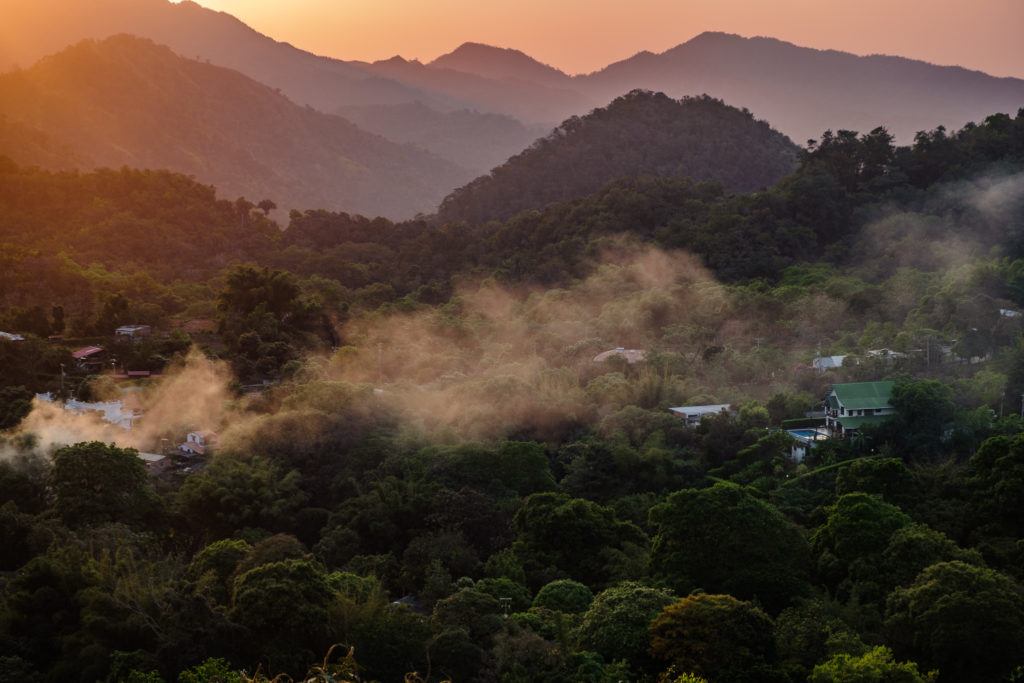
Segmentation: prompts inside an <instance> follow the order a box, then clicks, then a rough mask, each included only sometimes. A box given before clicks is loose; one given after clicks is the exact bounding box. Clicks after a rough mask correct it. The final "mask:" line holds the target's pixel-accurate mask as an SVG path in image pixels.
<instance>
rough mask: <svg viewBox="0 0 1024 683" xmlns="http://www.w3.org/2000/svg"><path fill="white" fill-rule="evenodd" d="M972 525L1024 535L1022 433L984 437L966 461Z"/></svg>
mask: <svg viewBox="0 0 1024 683" xmlns="http://www.w3.org/2000/svg"><path fill="white" fill-rule="evenodd" d="M968 484H969V485H970V487H971V489H972V492H973V499H974V501H975V517H976V520H975V525H976V526H984V527H986V528H985V531H986V532H988V533H989V534H993V535H994V534H999V535H1005V536H1008V537H1011V538H1020V537H1021V536H1024V434H1017V435H1014V436H994V437H992V438H990V439H988V440H986V441H985V442H984V443H983V444H982V445H981V447H980V448H979V449H978V451H977V452H976V453H975V454H974V455H973V456H972V457H971V459H970V461H969V462H968Z"/></svg>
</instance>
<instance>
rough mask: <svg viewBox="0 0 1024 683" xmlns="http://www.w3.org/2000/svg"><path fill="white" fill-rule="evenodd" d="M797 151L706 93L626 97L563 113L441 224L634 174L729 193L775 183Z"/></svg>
mask: <svg viewBox="0 0 1024 683" xmlns="http://www.w3.org/2000/svg"><path fill="white" fill-rule="evenodd" d="M796 155H797V147H796V146H795V145H794V144H793V143H792V142H791V141H790V140H789V139H788V138H786V137H785V136H784V135H782V134H781V133H778V132H777V131H775V130H773V129H772V128H771V127H770V126H769V125H768V124H767V123H765V122H763V121H758V120H756V119H755V118H754V117H753V116H752V115H751V114H750V113H749V112H747V111H741V110H739V109H736V108H734V107H730V106H728V105H726V104H725V103H723V102H721V101H719V100H714V99H711V98H709V97H696V98H685V99H683V100H673V99H671V98H669V97H667V96H665V95H663V94H661V93H651V92H644V91H633V92H630V93H629V94H627V95H625V96H623V97H619V98H618V99H616V100H614V101H613V102H612V103H611V104H610V105H608V106H607V107H605V108H602V109H596V110H594V111H593V112H591V113H590V114H588V115H586V116H584V117H572V118H570V119H568V120H567V121H565V122H564V123H562V125H561V126H559V127H558V128H557V129H555V130H554V132H552V133H551V134H550V135H548V136H547V137H545V138H542V139H540V140H538V141H537V142H536V143H534V145H533V146H532V147H530V148H529V149H527V150H526V151H524V152H523V153H521V154H519V155H517V156H515V157H513V158H511V159H509V160H508V162H506V163H505V164H503V165H501V166H499V167H497V168H495V169H494V170H493V171H491V173H490V174H489V175H486V176H482V177H480V178H477V179H476V180H474V181H473V182H471V183H470V184H468V185H466V186H465V187H462V188H460V189H458V190H456V191H455V192H453V193H452V194H450V195H449V196H448V197H446V198H445V200H444V202H443V203H442V204H441V207H440V210H439V216H440V218H441V219H442V220H446V221H460V220H461V221H467V222H470V223H482V222H485V221H488V220H493V219H503V218H507V217H509V216H511V215H513V214H516V213H518V212H520V211H523V210H527V209H537V208H542V207H544V206H547V205H548V204H551V203H553V202H559V201H565V200H570V199H574V198H577V197H582V196H585V195H587V194H590V193H592V192H595V191H596V190H598V189H600V188H601V187H602V186H604V185H606V184H607V183H609V182H611V181H613V180H618V179H623V178H635V177H639V176H658V177H686V178H691V179H694V180H698V181H701V180H712V181H716V182H719V183H721V184H722V185H724V186H725V187H727V188H729V189H731V190H736V191H750V190H756V189H760V188H764V187H767V186H770V185H772V184H774V183H775V182H776V181H778V180H779V179H780V178H782V177H783V176H785V175H786V174H787V173H789V172H790V171H792V170H793V168H794V167H795V165H796Z"/></svg>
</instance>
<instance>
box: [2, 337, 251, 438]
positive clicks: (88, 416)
mask: <svg viewBox="0 0 1024 683" xmlns="http://www.w3.org/2000/svg"><path fill="white" fill-rule="evenodd" d="M230 382H231V373H230V369H229V368H228V366H227V364H225V363H223V362H220V361H215V360H211V359H209V358H207V357H206V356H205V355H204V354H202V353H201V352H200V351H198V350H196V349H193V350H192V351H191V352H190V353H189V354H188V355H187V356H186V357H185V359H184V360H183V361H182V362H181V363H180V364H179V365H176V366H172V367H171V368H169V369H168V371H167V372H166V373H164V374H163V375H162V376H160V377H159V378H158V379H156V380H155V381H154V382H152V383H151V384H147V385H146V387H145V388H143V389H142V390H141V391H139V392H129V393H122V392H121V391H119V390H118V389H117V386H116V384H115V383H113V382H110V381H105V378H100V380H98V381H97V382H96V383H95V385H94V390H93V392H94V393H95V394H96V398H97V400H101V401H111V400H122V401H123V402H124V407H125V409H126V410H127V409H129V408H133V409H136V410H137V411H141V417H139V418H138V419H137V420H135V421H134V423H133V426H132V429H131V430H125V429H122V428H121V427H119V426H117V425H113V424H110V423H109V422H105V421H104V420H103V419H102V417H101V416H100V415H99V414H98V413H95V412H88V413H73V412H70V411H68V410H65V409H64V407H63V406H62V405H61V404H60V403H54V402H49V401H41V400H39V399H38V398H37V399H34V400H33V403H32V411H31V412H30V413H29V415H28V416H27V417H26V418H25V419H24V420H23V421H22V423H21V425H20V426H19V427H18V429H17V430H16V431H15V432H13V433H12V434H11V435H9V437H8V439H7V443H6V444H4V443H2V442H0V457H4V456H9V455H11V454H13V453H14V452H16V451H19V450H25V449H32V450H37V451H41V452H46V453H48V452H50V451H52V450H53V449H54V448H59V447H61V446H64V445H68V444H73V443H78V442H82V441H100V442H103V443H112V444H116V445H117V446H121V447H125V448H137V449H139V450H140V451H152V450H154V449H156V448H157V447H158V446H159V444H160V443H161V439H167V440H168V443H169V445H171V446H172V447H173V446H177V444H178V443H180V442H181V440H182V439H183V437H184V435H185V433H187V432H189V431H202V430H211V431H217V430H219V429H221V428H222V427H223V426H224V425H225V424H226V423H227V422H229V421H231V420H232V419H233V418H234V417H236V416H237V411H236V410H235V408H234V406H235V401H234V400H233V399H232V395H231V391H230V388H229V385H230Z"/></svg>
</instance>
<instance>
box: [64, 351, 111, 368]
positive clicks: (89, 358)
mask: <svg viewBox="0 0 1024 683" xmlns="http://www.w3.org/2000/svg"><path fill="white" fill-rule="evenodd" d="M105 356H106V350H105V349H104V348H103V347H102V346H85V347H82V348H80V349H77V350H75V351H72V352H71V357H72V358H74V359H75V362H76V363H77V364H78V367H80V368H81V369H83V370H89V371H93V372H95V371H97V370H100V369H101V368H102V367H103V359H104V357H105Z"/></svg>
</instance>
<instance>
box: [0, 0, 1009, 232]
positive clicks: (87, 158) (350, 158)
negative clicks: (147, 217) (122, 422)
mask: <svg viewBox="0 0 1024 683" xmlns="http://www.w3.org/2000/svg"><path fill="white" fill-rule="evenodd" d="M117 34H131V35H135V36H138V37H142V38H146V39H149V40H152V41H153V42H154V43H156V44H159V45H165V46H167V47H169V48H170V49H171V50H173V51H174V52H175V53H177V55H179V56H180V57H182V58H185V59H187V60H192V63H193V64H202V65H205V66H209V67H211V68H212V67H213V66H217V67H223V68H224V69H225V70H226V69H230V70H234V71H236V72H238V73H239V74H241V75H243V76H245V77H247V78H248V79H250V81H251V82H256V83H258V84H262V86H265V88H264V90H263V91H261V94H260V98H267V97H269V96H270V95H271V94H273V95H276V96H277V97H279V98H280V99H279V100H275V102H276V104H275V105H274V106H272V107H271V106H269V102H270V100H269V99H265V100H264V105H267V106H260V107H255V108H254V109H252V110H251V111H252V112H256V111H260V112H267V111H270V110H273V109H274V108H275V107H279V108H280V109H281V111H284V110H287V111H289V112H290V113H289V115H288V117H294V119H295V121H299V120H301V121H303V122H304V123H303V125H302V126H300V127H299V130H304V129H305V130H307V131H312V130H317V129H318V127H320V126H324V127H326V128H330V129H332V130H334V131H335V133H334V135H335V136H336V137H335V138H334V142H333V143H330V144H327V145H326V146H324V147H325V148H324V149H319V147H320V146H319V145H316V144H313V143H312V139H311V138H306V141H305V142H293V141H287V142H283V143H280V144H278V145H276V146H273V147H274V149H275V150H276V151H278V152H280V153H281V154H283V155H284V156H285V157H290V161H289V163H287V164H285V166H284V167H279V166H277V165H276V164H277V161H276V160H274V159H273V157H272V155H271V156H267V150H265V149H260V150H258V151H259V152H260V154H262V155H263V157H262V158H259V157H256V156H254V149H253V148H252V147H251V145H252V144H253V143H251V142H248V143H246V144H242V143H241V141H240V140H238V139H231V138H233V137H238V135H236V134H239V133H240V131H229V133H228V139H227V140H218V143H223V144H224V145H230V146H231V149H232V151H231V153H230V154H227V155H226V157H224V158H220V159H210V158H202V157H204V152H203V149H201V148H196V147H190V146H189V144H188V143H182V145H180V147H181V149H178V150H177V151H176V152H175V153H174V154H171V155H169V150H168V145H163V147H162V149H159V150H155V151H154V150H146V149H143V147H132V146H131V145H128V146H127V147H123V148H121V147H119V146H118V145H108V146H107V149H105V150H102V149H97V148H96V147H93V146H90V144H89V143H88V142H87V139H88V136H86V137H85V138H76V139H70V138H69V134H70V133H72V132H74V133H75V134H76V135H77V133H79V132H81V133H83V134H85V133H86V132H87V126H86V123H87V121H85V122H74V121H72V118H71V117H68V116H67V115H63V118H62V121H61V122H60V125H59V126H58V125H57V124H56V123H55V120H56V119H58V118H61V117H62V115H61V114H60V113H59V112H50V113H47V114H46V116H44V117H43V120H42V121H34V120H31V118H30V117H28V116H29V114H31V113H32V111H33V110H32V107H33V106H39V102H38V101H35V100H33V99H32V98H31V97H30V98H29V100H28V101H27V102H25V103H22V104H17V103H14V104H12V102H11V100H9V99H8V100H7V101H6V102H0V115H2V116H5V117H6V121H4V122H3V123H2V124H0V145H3V146H5V147H8V148H10V147H11V145H12V144H14V145H15V146H21V147H23V148H24V149H22V150H21V158H22V159H23V160H27V161H29V162H37V163H43V164H49V165H53V164H54V163H57V162H58V161H63V162H65V163H71V162H73V163H74V164H76V165H90V164H93V165H95V164H103V163H143V162H145V163H158V162H165V161H175V162H176V165H173V166H170V167H171V168H175V169H176V170H181V171H184V172H187V173H194V174H195V175H196V177H197V178H200V179H202V180H204V181H205V182H217V183H224V187H223V190H224V192H226V193H232V192H235V191H239V190H241V191H244V192H245V193H246V194H249V195H254V194H258V193H266V194H269V195H271V196H273V197H275V198H277V199H279V200H281V201H282V202H283V203H286V204H289V205H291V204H294V203H295V202H299V203H302V202H314V201H315V202H317V205H321V206H327V207H342V208H344V209H345V210H348V211H382V212H385V213H387V214H388V215H391V216H395V215H397V213H396V212H398V213H400V212H409V211H424V210H427V211H429V210H432V209H433V208H434V206H431V205H430V202H432V201H435V200H436V199H437V198H440V197H441V196H444V194H445V193H446V192H447V191H450V190H451V189H452V188H453V187H456V186H457V185H460V184H462V183H464V182H465V181H466V180H468V179H470V178H473V177H476V176H482V175H485V174H486V173H487V171H489V170H490V169H492V168H495V167H497V166H500V165H501V164H502V163H503V162H504V161H505V160H506V159H508V158H510V157H512V156H514V155H516V154H518V153H519V152H521V151H522V150H523V149H524V148H526V147H527V146H529V144H530V143H531V142H532V141H533V140H535V139H537V138H539V137H541V136H543V135H544V134H545V133H546V132H548V131H550V130H552V129H553V128H554V127H556V126H557V125H559V123H560V122H562V121H564V120H566V119H569V118H570V117H573V116H582V115H585V114H587V113H588V112H590V111H592V110H594V109H595V108H596V107H602V106H605V105H607V103H608V102H610V101H611V100H613V99H614V98H616V97H619V96H621V95H623V94H624V93H627V92H630V91H632V90H636V89H645V90H651V91H656V92H663V93H665V94H667V95H668V96H669V97H671V98H676V99H677V98H681V97H684V96H697V95H702V94H708V95H710V96H712V97H714V98H718V99H721V100H723V101H724V102H726V103H728V104H729V105H732V106H735V107H739V108H745V109H748V110H749V111H751V112H752V113H753V115H754V116H756V117H757V118H758V119H762V120H766V121H768V122H770V124H771V125H772V126H773V127H774V128H775V129H776V130H778V131H780V132H781V133H783V134H785V135H787V136H788V137H790V138H791V139H793V140H796V141H804V140H807V139H810V138H817V137H819V136H820V135H821V133H822V132H823V131H825V130H826V129H832V130H837V129H850V130H859V131H861V132H866V131H868V130H871V129H873V128H875V127H877V126H885V127H887V128H888V129H889V131H890V132H892V133H893V134H894V135H895V138H896V140H897V141H898V142H903V143H906V142H909V141H911V140H912V138H913V136H914V134H915V133H916V132H918V131H921V130H930V129H934V128H935V127H937V126H945V127H947V128H949V129H954V128H959V127H960V126H962V125H963V124H965V123H967V122H969V121H979V120H981V119H982V118H983V117H985V116H987V115H989V114H992V113H994V112H1008V113H1015V112H1016V111H1017V110H1018V109H1019V108H1020V107H1022V106H1024V80H1021V79H1015V78H996V77H992V76H989V75H987V74H984V73H981V72H977V71H970V70H967V69H963V68H960V67H947V66H936V65H933V64H929V63H926V62H921V61H915V60H910V59H904V58H900V57H890V56H880V55H873V56H857V55H853V54H849V53H843V52H836V51H831V50H816V49H810V48H805V47H799V46H796V45H793V44H790V43H786V42H783V41H780V40H775V39H772V38H763V37H752V38H747V37H741V36H736V35H730V34H725V33H703V34H701V35H698V36H696V37H694V38H692V39H691V40H688V41H686V42H684V43H681V44H680V45H678V46H676V47H674V48H672V49H669V50H667V51H665V52H661V53H657V54H655V53H652V52H640V53H638V54H636V55H634V56H632V57H630V58H629V59H626V60H623V61H620V62H617V63H614V64H610V65H608V66H606V67H605V68H603V69H600V70H598V71H595V72H593V73H590V74H578V75H570V74H567V73H564V72H562V71H560V70H559V69H557V68H555V67H553V66H550V65H547V64H543V63H541V62H539V61H538V60H535V59H533V58H531V57H530V56H528V55H526V54H524V53H523V52H521V51H519V50H514V49H508V48H499V47H493V46H488V45H483V44H479V43H465V44H463V45H461V46H459V47H458V48H456V49H455V50H453V51H452V52H450V53H448V54H445V55H442V56H440V57H438V58H437V59H434V60H433V61H430V62H426V63H424V62H420V61H417V60H411V59H405V58H403V57H401V56H395V57H393V58H391V59H387V60H381V61H377V62H365V61H354V60H350V61H346V60H342V59H335V58H330V57H324V56H319V55H315V54H312V53H310V52H307V51H304V50H302V49H300V48H298V47H295V46H293V45H290V44H288V43H284V42H280V41H277V40H274V39H273V38H270V37H268V36H265V35H262V34H260V33H259V32H257V31H255V30H253V29H252V28H250V27H249V26H247V25H246V24H244V23H243V22H241V21H239V20H238V19H237V18H235V17H233V16H231V15H229V14H226V13H223V12H216V11H213V10H210V9H207V8H204V7H202V6H200V5H198V4H196V3H194V2H191V1H190V0H185V1H184V2H180V3H175V2H170V1H169V0H90V1H89V2H82V1H81V0H5V17H4V21H3V22H0V71H2V70H5V69H11V68H13V67H14V66H15V65H20V66H21V67H25V68H27V69H28V70H27V71H26V72H25V73H26V74H30V73H32V72H33V68H32V66H31V65H33V64H34V63H35V62H36V61H37V60H39V59H41V58H43V57H45V56H46V55H50V54H53V53H56V52H58V51H60V50H63V49H65V48H66V47H68V46H69V45H73V44H75V43H78V42H79V41H81V40H83V39H97V40H103V39H105V38H108V37H110V36H112V35H117ZM147 63H148V62H147ZM207 63H208V64H207ZM192 70H195V67H192ZM197 73H198V71H197ZM204 73H205V72H204ZM222 75H223V74H222ZM79 76H80V77H82V78H86V80H88V77H89V74H88V73H84V72H80V73H79ZM37 77H38V72H36V76H23V77H22V78H28V79H29V80H32V79H33V78H37ZM15 80H16V79H15ZM172 82H173V81H172ZM206 82H207V83H209V81H206ZM236 82H240V81H236ZM5 83H7V85H8V87H13V86H12V85H11V83H12V80H11V79H10V78H8V79H6V80H5ZM139 85H142V84H141V83H140V84H139ZM193 85H195V84H193ZM47 87H49V86H47ZM146 87H150V86H146ZM151 89H152V88H151ZM275 91H276V92H275ZM26 92H27V91H26ZM180 92H181V91H180V90H179V91H172V96H171V98H170V99H171V101H172V102H173V101H174V100H175V99H176V97H175V95H177V94H180ZM247 92H248V94H249V95H252V94H254V93H255V92H256V90H254V89H251V88H249V89H247ZM79 94H81V93H79ZM39 95H40V93H39V92H36V93H35V95H33V97H36V96H39ZM76 96H77V95H76ZM161 96H162V95H161V94H160V93H156V92H151V93H149V94H148V95H147V98H148V101H146V102H142V103H141V107H142V108H143V109H145V108H146V107H149V106H150V105H151V104H152V103H155V102H159V101H160V99H161ZM48 97H49V98H50V99H49V105H48V106H54V105H55V104H56V103H57V102H63V101H64V100H63V99H62V98H63V97H64V96H63V95H61V96H60V97H57V98H56V99H54V97H55V96H54V95H53V93H51V94H50V95H49V96H48ZM286 98H287V99H286ZM72 99H74V98H72ZM289 100H290V103H294V105H293V107H291V108H290V107H288V106H286V105H285V104H284V102H286V101H289ZM33 102H35V104H33ZM290 103H289V104H290ZM82 106H85V105H84V104H83V103H81V102H76V103H75V107H82ZM91 106H96V107H100V108H102V103H99V102H93V103H92V105H91ZM175 106H182V107H184V106H186V104H184V103H175ZM304 107H309V108H312V110H316V111H311V110H309V109H304ZM299 110H302V113H301V114H300V113H299ZM151 114H152V115H153V116H154V117H159V112H157V111H156V110H154V111H152V112H151ZM193 114H196V115H198V112H195V111H193ZM105 115H106V116H108V117H110V116H114V117H115V118H116V116H128V115H129V114H128V113H127V112H123V113H118V112H109V111H108V112H106V114H105ZM249 116H250V117H252V116H253V114H250V115H249ZM321 116H327V117H328V118H320V117H321ZM286 118H287V117H286ZM342 119H344V121H343V120H342ZM97 120H98V119H97ZM107 120H108V122H109V121H113V120H115V119H111V118H108V119H107ZM154 120H155V119H154ZM47 121H49V123H46V122H47ZM314 121H315V122H316V123H315V124H314ZM222 122H224V123H227V119H223V121H222ZM281 122H282V119H281V118H280V117H279V118H278V120H277V122H276V123H275V122H271V121H262V122H260V123H259V125H258V126H257V125H256V123H255V121H253V122H252V124H251V125H253V126H256V127H257V128H258V129H259V130H260V131H261V132H263V133H265V134H272V131H274V130H279V129H278V128H275V126H278V125H280V123H281ZM328 122H330V123H328ZM42 124H46V125H42ZM352 124H354V125H352ZM48 126H49V129H48V130H47V129H46V128H47V127H48ZM62 127H64V128H66V130H65V129H64V128H62ZM166 128H167V125H166V122H165V124H164V125H163V126H155V129H156V130H157V132H158V133H161V134H162V135H157V137H156V140H157V141H158V140H160V139H163V137H166V133H167V131H166V130H162V129H166ZM342 130H344V131H346V132H345V134H344V136H347V138H346V139H347V140H348V142H347V143H346V144H348V146H347V147H346V146H345V145H342V144H341V142H340V140H341V138H340V137H337V136H340V135H341V133H340V131H342ZM369 133H375V134H377V135H379V136H383V137H384V138H387V139H388V141H390V142H393V143H400V144H406V145H415V146H417V147H419V148H421V150H422V151H420V152H417V151H415V150H411V149H409V148H408V147H405V148H400V145H390V146H388V145H385V144H384V142H383V141H379V140H378V139H377V138H375V137H373V136H370V135H368V134H369ZM210 134H211V135H214V136H215V137H218V138H220V137H221V134H220V133H219V132H212V129H211V132H210ZM196 135H198V133H196ZM344 136H343V137H344ZM72 137H73V136H72ZM298 137H300V138H301V137H302V135H300V136H298ZM357 138H358V140H359V141H360V142H358V143H356V142H355V141H356V139H357ZM371 140H374V142H372V143H371ZM135 142H136V143H139V144H142V143H143V142H146V139H145V137H138V138H136V140H135ZM154 144H156V141H154ZM296 145H297V146H298V147H299V148H302V146H303V145H311V146H312V147H313V148H317V149H312V150H311V155H305V154H303V153H301V152H298V151H297V150H296V149H295V148H294V147H295V146H296ZM29 148H31V150H32V151H31V153H30V152H29V151H28V150H29ZM115 148H117V151H116V153H115V151H114V149H115ZM362 148H365V149H367V150H368V149H370V148H372V149H374V150H375V151H374V152H373V153H372V154H370V157H374V155H376V161H375V160H373V159H371V158H370V157H365V158H364V157H360V154H359V153H357V150H358V149H362ZM189 149H191V153H189V152H186V151H184V150H189ZM238 150H242V151H241V152H240V151H238ZM328 150H333V151H330V152H329V151H328ZM325 155H326V156H325ZM331 155H333V157H331V158H332V159H334V160H333V161H332V160H330V159H328V158H327V157H330V156H331ZM243 158H244V159H245V162H244V163H243V162H242V159H243ZM385 158H386V159H388V161H384V159H385ZM406 158H408V159H410V160H412V161H410V164H411V165H409V166H407V167H406V170H400V169H398V168H396V167H395V166H394V165H393V164H395V163H403V162H399V161H398V160H399V159H406ZM226 159H233V161H231V162H228V161H227V160H226ZM339 159H346V160H347V163H341V162H340V161H338V160H339ZM69 160H71V162H69ZM225 164H228V165H233V166H234V168H233V169H232V170H230V171H225V172H221V171H217V172H212V169H213V168H214V167H221V166H224V165H225ZM261 164H262V165H263V166H264V167H262V168H261V167H260V166H261ZM335 165H338V168H340V169H341V170H338V168H335ZM250 166H251V167H252V168H253V169H256V170H254V171H250V170H249V167H250ZM300 166H302V167H304V168H301V169H300V168H299V167H300ZM385 168H386V169H387V170H386V171H385V170H384V169H385ZM414 168H415V169H418V170H419V171H423V170H424V169H428V168H429V169H431V172H430V177H429V178H425V177H422V176H420V177H419V178H416V177H413V176H415V175H418V174H417V173H414V172H413V169H414ZM241 169H245V170H244V174H245V175H246V176H248V180H247V181H246V182H245V183H240V182H235V180H240V179H243V175H242V172H241V171H240V170H241ZM334 173H338V175H337V176H336V177H332V176H331V174H334ZM275 176H284V177H283V178H282V177H275ZM403 177H407V180H408V182H409V183H410V184H409V185H406V184H405V181H401V182H399V181H398V179H399V178H403ZM355 178H359V180H358V181H354V179H355ZM375 178H379V179H381V180H382V181H383V179H387V182H385V183H384V184H380V185H378V184H376V183H377V180H375ZM444 183H450V184H449V185H448V186H447V187H443V188H442V187H441V185H442V184H444ZM340 187H344V188H345V189H344V191H341V190H339V189H338V188H340ZM385 195H402V197H400V198H399V197H397V196H391V197H386V196H385ZM371 196H372V197H373V198H372V199H371V198H370V197H371Z"/></svg>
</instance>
